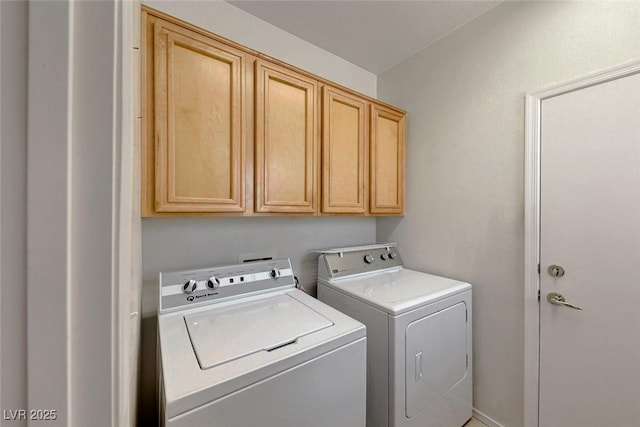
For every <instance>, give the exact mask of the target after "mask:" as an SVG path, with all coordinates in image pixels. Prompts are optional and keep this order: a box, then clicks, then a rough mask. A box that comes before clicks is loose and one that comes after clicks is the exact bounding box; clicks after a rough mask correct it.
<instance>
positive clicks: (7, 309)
mask: <svg viewBox="0 0 640 427" xmlns="http://www.w3.org/2000/svg"><path fill="white" fill-rule="evenodd" d="M0 19H1V22H0V31H1V34H0V43H1V46H0V52H1V55H2V57H1V58H0V64H1V66H2V69H1V70H0V79H1V81H0V94H1V96H0V100H1V107H0V108H1V110H0V123H1V125H0V132H1V134H0V144H1V145H0V161H1V165H0V173H1V175H0V195H1V197H0V200H1V202H0V237H1V240H0V243H1V247H0V284H1V286H2V287H1V289H0V315H1V317H0V328H1V329H0V337H1V342H0V379H1V381H0V402H2V405H0V406H1V407H2V409H24V408H26V407H27V363H26V359H27V328H26V323H27V292H26V287H25V286H24V283H25V277H26V275H27V253H26V250H27V229H26V227H27V224H26V217H27V198H26V193H27V188H26V187H27V40H28V38H27V28H28V27H27V21H28V7H27V2H26V1H17V2H4V1H3V2H0ZM11 425H12V426H17V425H20V423H19V422H11Z"/></svg>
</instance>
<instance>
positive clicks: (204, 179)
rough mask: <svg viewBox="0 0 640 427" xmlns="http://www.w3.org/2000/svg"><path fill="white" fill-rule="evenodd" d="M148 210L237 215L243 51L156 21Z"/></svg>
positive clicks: (241, 182) (241, 196) (241, 173)
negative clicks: (152, 176) (152, 189)
mask: <svg viewBox="0 0 640 427" xmlns="http://www.w3.org/2000/svg"><path fill="white" fill-rule="evenodd" d="M153 49H154V51H153V54H154V82H153V83H154V97H155V132H156V134H155V138H156V146H155V210H156V211H157V212H243V211H244V210H245V207H244V191H245V184H244V157H245V153H244V150H245V149H244V147H245V143H244V126H245V123H244V114H245V110H244V108H245V105H244V95H243V92H244V67H245V56H244V54H243V53H242V52H239V51H236V50H234V49H232V48H230V47H228V46H225V45H223V44H220V43H218V42H216V41H215V40H212V39H209V38H205V37H203V36H201V35H199V34H197V33H194V32H192V31H189V30H186V29H183V28H181V27H179V26H177V25H173V24H170V23H166V22H164V21H162V20H158V21H157V22H156V23H155V27H154V45H153Z"/></svg>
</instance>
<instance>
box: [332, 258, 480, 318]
mask: <svg viewBox="0 0 640 427" xmlns="http://www.w3.org/2000/svg"><path fill="white" fill-rule="evenodd" d="M325 283H326V284H327V285H329V286H333V287H335V288H336V289H339V290H340V291H341V292H344V293H347V294H350V295H352V296H353V297H355V298H358V299H359V300H361V301H363V302H366V303H368V304H370V305H373V306H374V307H377V308H379V309H381V310H383V311H385V312H387V313H389V314H392V315H398V314H401V313H404V312H406V311H409V310H413V309H415V308H417V307H421V306H423V305H426V304H431V303H434V302H436V301H439V300H441V299H443V298H446V297H448V296H451V295H455V294H457V293H460V292H464V291H467V290H469V289H471V285H470V284H468V283H464V282H459V281H457V280H453V279H448V278H446V277H441V276H434V275H433V274H427V273H421V272H418V271H414V270H408V269H406V268H403V267H397V268H393V269H390V270H385V271H381V272H374V273H366V274H363V275H358V276H355V277H343V278H338V279H334V280H331V281H325Z"/></svg>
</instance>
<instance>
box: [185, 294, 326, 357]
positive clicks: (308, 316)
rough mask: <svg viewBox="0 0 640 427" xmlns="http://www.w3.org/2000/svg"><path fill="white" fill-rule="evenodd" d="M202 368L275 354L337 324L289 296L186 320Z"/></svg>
mask: <svg viewBox="0 0 640 427" xmlns="http://www.w3.org/2000/svg"><path fill="white" fill-rule="evenodd" d="M184 320H185V323H186V325H187V330H188V332H189V337H190V339H191V344H192V346H193V350H194V351H195V354H196V357H197V359H198V363H199V364H200V368H201V369H208V368H212V367H214V366H217V365H221V364H223V363H226V362H229V361H231V360H234V359H239V358H242V357H245V356H248V355H250V354H252V353H256V352H260V351H272V350H274V349H276V348H279V347H282V346H284V345H287V344H290V343H293V342H295V341H296V340H297V339H298V338H300V337H301V336H303V335H308V334H311V333H313V332H316V331H319V330H320V329H324V328H327V327H329V326H332V325H333V322H331V321H330V320H329V319H327V318H326V317H324V316H322V315H321V314H319V313H317V312H316V311H314V310H312V309H311V308H309V307H308V306H306V305H304V304H302V303H301V302H299V301H297V300H296V299H294V298H291V297H290V296H289V295H287V294H281V295H277V296H273V297H269V298H263V299H259V300H256V301H248V302H246V303H242V304H234V305H231V306H228V307H220V308H216V309H213V310H208V311H205V312H199V313H194V314H190V315H186V316H185V317H184Z"/></svg>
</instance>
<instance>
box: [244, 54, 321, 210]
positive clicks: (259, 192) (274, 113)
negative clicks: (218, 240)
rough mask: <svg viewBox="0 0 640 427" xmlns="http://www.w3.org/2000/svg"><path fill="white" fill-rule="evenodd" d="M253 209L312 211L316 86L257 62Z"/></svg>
mask: <svg viewBox="0 0 640 427" xmlns="http://www.w3.org/2000/svg"><path fill="white" fill-rule="evenodd" d="M255 75H256V120H255V122H256V156H255V159H256V186H255V191H256V210H257V211H258V212H290V213H315V212H316V200H315V198H316V190H315V186H316V180H317V178H316V177H317V171H316V168H317V166H316V165H317V154H316V150H317V148H316V147H317V144H316V139H317V125H316V122H317V119H316V102H317V83H316V82H315V81H314V80H312V79H309V78H306V77H304V76H301V75H298V74H296V73H294V72H292V71H289V70H286V69H282V68H280V67H277V66H275V65H271V64H268V63H266V62H264V61H256V73H255Z"/></svg>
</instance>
